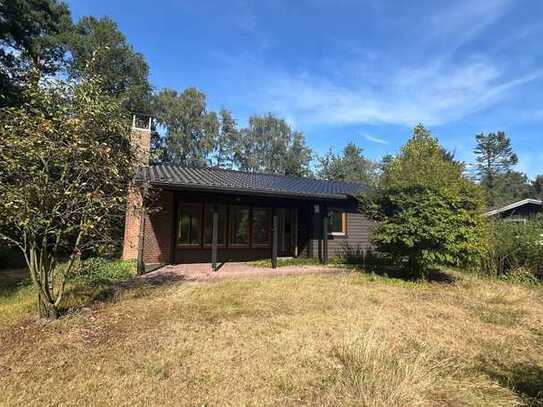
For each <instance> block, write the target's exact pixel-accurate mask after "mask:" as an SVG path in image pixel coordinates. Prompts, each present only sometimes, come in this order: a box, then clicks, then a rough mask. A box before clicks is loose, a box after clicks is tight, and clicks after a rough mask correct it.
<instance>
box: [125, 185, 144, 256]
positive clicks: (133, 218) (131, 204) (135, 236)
mask: <svg viewBox="0 0 543 407" xmlns="http://www.w3.org/2000/svg"><path fill="white" fill-rule="evenodd" d="M141 198H142V196H141V193H140V191H139V189H138V188H136V187H135V186H134V185H131V186H130V187H129V188H128V203H127V208H126V216H125V222H124V242H123V260H134V259H137V258H138V240H139V231H140V221H141V200H142V199H141Z"/></svg>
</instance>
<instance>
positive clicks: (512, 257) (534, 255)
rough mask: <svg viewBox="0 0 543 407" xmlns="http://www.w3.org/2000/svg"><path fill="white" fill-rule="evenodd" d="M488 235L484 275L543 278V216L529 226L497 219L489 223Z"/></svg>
mask: <svg viewBox="0 0 543 407" xmlns="http://www.w3.org/2000/svg"><path fill="white" fill-rule="evenodd" d="M489 234H490V239H489V243H488V247H487V251H486V252H485V257H484V262H483V264H482V265H483V267H482V271H483V273H485V274H488V275H491V276H507V278H514V279H515V278H520V279H524V280H525V279H526V278H528V279H530V278H532V279H533V278H534V277H537V278H542V277H543V216H538V217H535V218H531V219H530V220H528V221H527V222H526V223H524V222H510V221H503V220H496V221H494V222H492V223H490V224H489Z"/></svg>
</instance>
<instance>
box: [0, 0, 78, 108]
mask: <svg viewBox="0 0 543 407" xmlns="http://www.w3.org/2000/svg"><path fill="white" fill-rule="evenodd" d="M71 28H72V21H71V17H70V12H69V10H68V7H67V6H66V5H65V4H64V3H62V2H60V1H57V0H8V1H2V2H0V107H1V106H9V105H14V104H16V103H21V101H22V99H21V98H22V97H23V94H22V93H23V88H24V85H25V83H27V82H29V81H36V80H37V79H39V78H40V77H41V76H43V75H51V74H54V73H56V72H57V71H58V70H60V69H61V68H62V67H63V62H64V53H65V47H64V45H63V44H64V39H65V37H64V36H65V34H66V33H67V32H69V31H70V30H71Z"/></svg>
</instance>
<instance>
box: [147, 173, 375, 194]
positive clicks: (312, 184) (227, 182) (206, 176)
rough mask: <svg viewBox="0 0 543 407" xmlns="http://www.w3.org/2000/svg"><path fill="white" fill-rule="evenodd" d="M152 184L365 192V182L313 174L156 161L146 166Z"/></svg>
mask: <svg viewBox="0 0 543 407" xmlns="http://www.w3.org/2000/svg"><path fill="white" fill-rule="evenodd" d="M146 175H147V180H148V181H149V182H150V183H151V184H152V185H158V186H162V187H164V188H166V187H172V188H178V189H194V190H202V191H220V192H238V193H254V194H257V195H285V196H299V197H306V198H311V197H315V198H330V199H345V198H347V197H349V196H353V195H356V194H359V193H360V192H364V191H366V190H367V188H366V187H365V186H364V185H363V184H359V183H355V182H343V181H324V180H319V179H313V178H302V177H289V176H284V175H274V174H259V173H251V172H242V171H234V170H225V169H221V168H185V167H178V166H171V165H153V166H150V167H147V168H146Z"/></svg>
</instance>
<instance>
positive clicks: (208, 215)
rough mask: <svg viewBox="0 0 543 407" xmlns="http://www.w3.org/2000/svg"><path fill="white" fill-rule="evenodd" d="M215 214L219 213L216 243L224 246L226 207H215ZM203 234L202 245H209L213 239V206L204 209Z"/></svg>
mask: <svg viewBox="0 0 543 407" xmlns="http://www.w3.org/2000/svg"><path fill="white" fill-rule="evenodd" d="M217 212H218V213H219V230H218V235H217V237H218V239H217V241H218V243H219V244H221V245H224V244H225V242H226V206H223V205H219V206H218V207H217ZM205 221H206V227H205V234H204V243H205V244H211V243H212V242H211V240H212V239H213V229H212V228H213V206H212V205H207V206H206V209H205Z"/></svg>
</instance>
